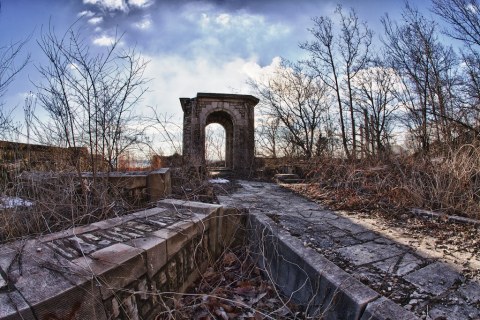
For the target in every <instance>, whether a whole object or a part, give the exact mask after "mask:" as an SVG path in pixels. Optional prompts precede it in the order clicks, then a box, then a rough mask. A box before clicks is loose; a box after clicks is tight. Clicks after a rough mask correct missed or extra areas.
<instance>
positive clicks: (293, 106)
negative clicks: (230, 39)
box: [250, 62, 328, 158]
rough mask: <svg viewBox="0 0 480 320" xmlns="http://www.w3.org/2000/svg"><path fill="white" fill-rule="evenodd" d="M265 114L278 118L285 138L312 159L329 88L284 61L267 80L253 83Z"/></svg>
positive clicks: (326, 105) (297, 66) (325, 109)
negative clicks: (284, 132) (285, 133)
mask: <svg viewBox="0 0 480 320" xmlns="http://www.w3.org/2000/svg"><path fill="white" fill-rule="evenodd" d="M250 84H251V86H252V88H253V89H254V90H255V91H256V92H257V94H258V95H259V96H260V98H261V99H260V100H261V104H262V106H263V107H264V108H265V110H266V114H267V115H268V116H270V117H272V118H273V119H278V120H279V121H280V123H281V125H282V126H283V127H284V128H285V130H286V131H287V132H288V134H287V135H285V136H284V137H285V138H287V139H289V140H290V141H289V142H291V143H292V144H293V145H294V146H296V147H297V148H299V149H300V150H301V152H302V154H303V156H305V157H307V158H310V157H312V156H313V155H314V153H315V146H316V142H317V139H318V136H319V134H320V130H321V129H322V128H321V125H322V124H323V123H324V122H325V121H326V118H327V115H328V101H327V92H326V90H327V88H326V87H325V86H324V85H323V83H322V82H320V81H317V80H316V78H315V77H314V76H312V75H310V74H308V73H306V72H305V70H304V69H303V67H302V66H301V65H300V64H294V63H289V62H284V63H283V65H282V66H280V67H279V68H277V70H276V71H275V73H274V75H273V76H272V77H271V78H269V79H268V80H267V81H265V82H262V81H253V80H252V81H250Z"/></svg>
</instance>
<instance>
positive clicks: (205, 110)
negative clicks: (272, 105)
mask: <svg viewBox="0 0 480 320" xmlns="http://www.w3.org/2000/svg"><path fill="white" fill-rule="evenodd" d="M258 101H259V100H258V99H257V98H255V97H253V96H250V95H237V94H217V93H198V94H197V96H196V97H195V98H191V99H190V98H180V102H181V104H182V109H183V113H184V116H183V156H184V162H185V163H187V164H188V165H190V166H192V167H195V168H200V170H201V168H205V165H206V164H205V127H206V126H207V125H209V124H211V123H218V124H220V125H222V126H223V127H224V128H225V133H226V152H225V157H226V159H225V160H226V166H227V167H228V168H230V169H232V170H234V171H236V172H238V173H241V174H246V173H249V172H250V171H251V169H252V167H253V164H254V149H255V127H254V107H255V105H256V104H257V103H258Z"/></svg>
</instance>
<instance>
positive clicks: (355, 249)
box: [336, 241, 405, 266]
mask: <svg viewBox="0 0 480 320" xmlns="http://www.w3.org/2000/svg"><path fill="white" fill-rule="evenodd" d="M336 252H338V253H340V254H341V255H342V256H343V257H344V258H345V259H347V260H348V261H350V262H351V263H353V264H354V265H357V266H358V265H363V264H367V263H372V262H376V261H380V260H385V259H388V258H391V257H394V256H397V255H400V254H402V253H403V252H405V250H403V249H400V248H398V247H397V246H395V245H388V244H381V243H376V242H372V241H371V242H366V243H363V244H358V245H354V246H349V247H345V248H340V249H337V250H336Z"/></svg>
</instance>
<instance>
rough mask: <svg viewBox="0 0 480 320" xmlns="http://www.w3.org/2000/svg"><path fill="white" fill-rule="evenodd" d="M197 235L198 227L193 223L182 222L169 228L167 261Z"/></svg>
mask: <svg viewBox="0 0 480 320" xmlns="http://www.w3.org/2000/svg"><path fill="white" fill-rule="evenodd" d="M197 234H199V230H198V225H197V224H196V223H195V222H192V221H182V222H178V223H176V224H174V225H172V226H170V227H168V228H167V260H170V259H171V258H172V257H173V256H174V255H176V254H177V253H178V252H179V251H180V250H181V249H182V248H183V247H184V246H185V244H186V243H187V242H188V241H189V240H191V239H193V238H194V237H195V235H197Z"/></svg>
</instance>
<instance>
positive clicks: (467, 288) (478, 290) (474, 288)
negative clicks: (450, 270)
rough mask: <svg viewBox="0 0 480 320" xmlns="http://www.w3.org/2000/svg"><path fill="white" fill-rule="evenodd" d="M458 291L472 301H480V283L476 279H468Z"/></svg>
mask: <svg viewBox="0 0 480 320" xmlns="http://www.w3.org/2000/svg"><path fill="white" fill-rule="evenodd" d="M458 292H459V293H460V294H461V295H462V296H463V297H464V298H465V300H467V301H468V302H471V303H479V302H480V284H479V283H478V282H475V281H468V282H466V283H465V284H463V285H462V286H460V288H458Z"/></svg>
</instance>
